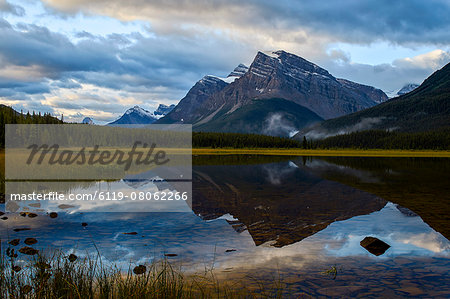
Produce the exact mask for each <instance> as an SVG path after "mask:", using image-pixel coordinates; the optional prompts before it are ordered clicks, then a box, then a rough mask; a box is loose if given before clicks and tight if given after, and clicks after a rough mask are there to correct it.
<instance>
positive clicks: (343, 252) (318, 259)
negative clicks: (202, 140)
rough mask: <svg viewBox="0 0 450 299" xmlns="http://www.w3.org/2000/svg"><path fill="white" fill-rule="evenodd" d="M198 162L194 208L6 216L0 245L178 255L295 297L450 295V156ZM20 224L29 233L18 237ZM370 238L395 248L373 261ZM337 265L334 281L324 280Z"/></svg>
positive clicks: (142, 186) (121, 186)
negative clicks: (13, 242) (31, 243)
mask: <svg viewBox="0 0 450 299" xmlns="http://www.w3.org/2000/svg"><path fill="white" fill-rule="evenodd" d="M193 163H194V166H193V190H192V192H193V200H192V206H189V205H187V204H186V203H185V202H183V201H181V202H177V203H175V204H174V206H173V207H172V210H174V211H176V212H153V213H136V212H133V213H131V212H96V211H95V207H94V208H93V207H92V205H90V206H89V207H87V206H83V205H80V206H74V207H69V208H67V207H64V209H61V208H58V207H56V206H55V207H54V208H52V209H53V210H54V211H57V212H58V215H59V216H58V217H57V218H55V219H51V218H50V217H48V216H47V215H45V214H44V213H42V214H39V212H38V214H39V216H37V217H35V218H28V217H21V216H19V215H18V214H17V213H14V214H11V213H10V214H8V215H6V216H8V219H7V220H2V221H0V236H1V239H2V240H9V239H14V238H20V239H24V238H26V237H35V238H37V239H38V241H39V242H38V244H36V245H35V247H36V248H38V249H41V250H44V251H45V250H53V249H62V250H64V251H66V252H68V253H69V252H76V253H77V254H78V255H80V256H83V255H86V254H96V249H95V247H97V248H98V249H99V252H100V253H101V254H102V256H103V257H104V259H105V260H108V261H110V262H114V263H117V264H119V265H123V266H124V267H127V265H129V264H130V263H131V264H133V265H134V264H142V263H148V262H151V261H153V260H158V259H161V258H163V257H164V254H166V253H170V254H176V256H173V257H170V260H172V261H173V262H174V263H178V264H179V265H180V266H181V267H182V268H183V270H184V271H187V272H199V271H203V270H204V269H214V271H215V273H216V274H217V275H218V277H220V278H223V279H228V280H240V281H246V280H248V283H249V284H251V283H252V282H253V281H255V279H256V280H258V281H265V280H267V281H273V280H274V278H275V279H278V278H279V279H281V280H282V281H283V282H284V283H286V286H287V287H286V292H287V294H289V295H291V296H296V295H300V294H309V295H312V296H318V295H322V296H356V295H358V296H375V297H376V296H383V297H403V296H414V297H431V296H434V297H449V296H450V274H449V272H450V271H449V270H450V242H449V240H448V239H449V238H450V159H445V158H442V159H434V158H343V157H317V158H316V157H314V158H312V157H276V156H272V157H268V156H195V157H194V158H193ZM77 184H78V185H77ZM77 184H75V183H74V185H73V186H71V187H70V189H71V192H74V191H77V190H78V191H82V190H111V191H117V190H125V189H129V190H136V191H147V190H153V189H152V188H157V190H165V189H169V190H170V189H171V188H173V186H172V187H171V186H170V184H169V185H164V186H162V185H161V186H156V187H155V186H154V185H153V184H152V183H151V182H145V181H133V180H132V179H129V178H125V179H124V180H121V181H116V182H93V183H84V184H80V183H77ZM114 204H115V205H117V203H114ZM145 204H151V203H145ZM22 208H23V207H22ZM41 208H42V207H28V209H29V210H30V211H36V210H37V211H39V209H41ZM47 208H48V207H47ZM102 211H104V207H102ZM111 211H114V209H112V210H111ZM122 211H126V209H122ZM83 222H85V223H87V224H88V225H87V226H86V227H83V226H82V225H81V223H83ZM21 227H22V228H24V227H26V228H31V230H28V231H19V232H15V231H14V229H15V228H21ZM129 232H133V233H134V232H136V234H133V235H130V234H124V233H129ZM367 236H371V237H376V238H378V239H380V240H382V241H383V242H385V243H387V244H388V245H390V247H389V248H388V249H387V250H386V251H385V252H384V253H383V254H381V255H378V256H375V255H374V254H372V253H370V252H369V251H367V250H366V249H365V248H364V247H362V246H361V245H360V242H361V241H362V240H363V239H364V238H365V237H367ZM333 267H334V268H335V269H336V270H337V271H336V273H335V274H336V275H335V276H334V275H330V274H326V273H325V271H327V270H330V269H332V268H333Z"/></svg>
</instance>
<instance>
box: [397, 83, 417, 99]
mask: <svg viewBox="0 0 450 299" xmlns="http://www.w3.org/2000/svg"><path fill="white" fill-rule="evenodd" d="M417 87H419V84H415V83H409V84H406V85H405V86H403V87H402V88H401V89H400V90H399V91H398V92H397V95H398V96H402V95H404V94H407V93H408V92H411V91H413V90H414V89H416V88H417Z"/></svg>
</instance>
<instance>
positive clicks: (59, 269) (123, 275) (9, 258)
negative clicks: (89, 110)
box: [0, 246, 283, 299]
mask: <svg viewBox="0 0 450 299" xmlns="http://www.w3.org/2000/svg"><path fill="white" fill-rule="evenodd" d="M12 249H14V248H13V247H12V246H10V247H9V250H4V251H3V252H2V254H1V257H0V298H83V299H85V298H136V299H138V298H139V299H140V298H281V295H282V293H283V288H282V284H281V283H280V282H278V281H275V282H274V283H273V284H269V285H264V286H263V284H260V285H259V287H257V288H253V289H249V288H247V287H245V285H243V284H241V283H239V284H238V283H226V282H221V281H219V279H217V278H216V276H215V275H214V272H213V270H207V269H205V272H204V273H201V274H195V275H194V274H190V275H186V274H184V273H183V272H182V271H181V270H180V269H179V268H176V267H175V266H173V265H172V264H171V263H170V262H169V261H168V260H167V259H165V260H162V261H159V262H155V263H153V264H150V265H133V266H131V267H130V268H129V270H128V271H127V272H124V271H123V270H121V269H119V268H118V267H117V266H115V265H109V264H108V265H105V264H104V261H102V260H101V259H100V257H99V256H97V257H94V258H91V257H86V258H79V257H77V256H75V255H73V254H70V255H69V254H67V255H65V254H63V253H62V252H56V253H54V254H52V255H50V256H45V255H40V254H36V255H34V256H31V257H29V258H26V257H24V255H23V254H22V253H19V252H18V251H16V250H13V251H12ZM24 259H25V260H24Z"/></svg>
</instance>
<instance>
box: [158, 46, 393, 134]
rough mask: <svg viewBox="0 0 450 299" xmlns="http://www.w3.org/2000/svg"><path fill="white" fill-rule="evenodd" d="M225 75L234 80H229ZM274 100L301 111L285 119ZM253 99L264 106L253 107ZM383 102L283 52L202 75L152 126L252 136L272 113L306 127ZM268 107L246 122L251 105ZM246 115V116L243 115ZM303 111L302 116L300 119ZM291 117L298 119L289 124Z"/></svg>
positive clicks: (382, 98)
mask: <svg viewBox="0 0 450 299" xmlns="http://www.w3.org/2000/svg"><path fill="white" fill-rule="evenodd" d="M230 77H235V78H232V81H230V80H229V78H230ZM226 81H228V82H230V83H229V84H227V82H226ZM274 99H278V100H284V101H289V102H292V103H294V104H296V106H295V107H297V106H301V108H298V107H297V108H298V109H294V110H295V113H293V114H291V115H290V116H288V115H286V112H287V111H285V110H284V108H285V107H287V106H286V104H285V103H281V102H280V105H279V106H280V108H278V105H276V104H274V103H273V101H274ZM255 100H258V101H260V102H262V101H263V100H270V102H268V103H267V104H261V103H259V104H258V105H257V106H254V105H255V103H256V102H255ZM385 100H387V96H386V94H384V92H383V91H381V90H379V89H375V88H373V87H370V86H365V85H361V84H358V83H354V82H351V81H348V80H344V79H337V78H335V77H333V76H332V75H331V74H329V73H328V72H327V71H326V70H325V69H322V68H320V67H319V66H317V65H315V64H313V63H311V62H309V61H307V60H305V59H303V58H301V57H298V56H296V55H293V54H290V53H287V52H284V51H277V52H273V53H269V54H265V53H262V52H258V54H257V55H256V57H255V59H254V61H253V63H252V64H251V65H250V67H249V68H248V69H247V68H246V67H245V66H244V65H239V66H238V67H237V68H236V69H235V70H234V71H233V72H231V73H230V75H229V76H228V77H227V78H226V79H223V78H218V77H214V76H206V77H204V78H203V79H202V80H200V81H199V82H197V83H196V85H194V87H193V88H191V90H190V91H189V92H188V94H187V95H186V97H185V98H183V99H182V100H181V101H180V103H179V104H178V105H177V107H175V109H174V110H173V111H172V112H171V113H169V114H168V115H167V116H166V117H164V118H162V119H161V120H159V121H158V123H174V122H182V123H190V124H193V128H194V130H197V131H201V130H211V131H220V132H222V131H227V132H235V130H236V128H238V129H239V132H242V128H245V130H247V129H250V128H258V131H256V132H255V131H254V130H253V129H252V130H250V131H245V133H258V132H260V131H261V130H262V128H261V127H260V126H261V125H262V124H263V123H265V122H270V117H271V115H272V114H280V115H281V118H283V119H284V118H285V119H289V122H290V123H291V125H300V124H303V125H306V124H308V123H310V121H312V120H313V119H314V120H316V121H317V120H320V119H328V118H332V117H336V116H341V115H345V114H349V113H352V112H355V111H359V110H362V109H365V108H368V107H372V106H374V105H376V104H378V103H381V102H383V101H385ZM246 106H249V107H246ZM269 106H270V107H271V109H273V110H272V111H271V112H272V113H271V114H270V113H267V112H263V113H261V116H266V119H265V120H264V121H262V120H261V116H259V117H258V118H257V119H258V122H256V123H252V122H251V121H252V120H254V119H255V118H253V117H252V116H253V115H257V114H258V110H255V108H256V107H258V108H263V107H264V109H266V108H267V107H269ZM300 110H301V111H302V114H301V115H300V114H299V111H300ZM248 111H252V112H251V113H250V114H248ZM306 111H308V112H307V115H304V114H303V113H306ZM288 112H292V111H288ZM235 113H237V114H235ZM233 114H235V115H233ZM294 114H295V115H296V118H304V120H302V119H297V120H295V121H292V116H293V115H294ZM237 115H239V117H238V116H237ZM313 115H314V116H313ZM301 128H302V127H296V129H301Z"/></svg>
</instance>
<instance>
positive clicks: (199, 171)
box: [192, 157, 386, 247]
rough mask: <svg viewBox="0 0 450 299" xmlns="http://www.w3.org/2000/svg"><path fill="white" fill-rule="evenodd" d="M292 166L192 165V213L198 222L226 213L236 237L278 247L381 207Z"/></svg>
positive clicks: (370, 197) (362, 195)
mask: <svg viewBox="0 0 450 299" xmlns="http://www.w3.org/2000/svg"><path fill="white" fill-rule="evenodd" d="M198 159H201V158H198ZM205 159H208V158H207V157H205ZM196 162H199V161H196ZM222 162H223V161H222ZM294 162H295V163H289V162H286V161H285V162H278V163H269V164H249V165H216V166H213V165H204V164H208V163H206V162H205V163H201V164H203V165H204V166H194V168H193V203H192V208H193V211H194V213H195V214H196V215H200V216H201V217H202V218H204V219H215V218H218V217H220V216H222V215H225V214H231V215H233V217H234V218H237V219H238V220H236V221H229V223H230V224H231V225H232V226H233V227H234V228H235V229H236V230H237V231H239V232H240V231H243V230H245V229H247V230H248V231H249V233H250V235H251V236H252V238H253V240H254V242H255V244H256V245H260V244H262V243H265V242H267V241H274V243H273V246H276V247H282V246H285V245H288V244H292V243H295V242H298V241H300V240H302V239H304V238H306V237H308V236H310V235H313V234H315V233H316V232H318V231H320V230H322V229H324V228H325V227H327V226H328V225H329V224H330V223H332V222H334V221H338V220H345V219H348V218H351V217H354V216H358V215H362V214H368V213H371V212H373V211H377V210H380V209H381V208H382V207H383V206H384V205H385V204H386V201H384V200H383V199H380V198H378V197H376V196H373V195H371V194H368V193H366V192H363V191H360V190H357V189H354V188H351V187H348V186H345V185H342V184H340V183H336V182H332V181H328V180H324V179H322V178H320V177H319V176H316V175H314V174H312V173H311V171H309V170H308V169H304V168H303V166H302V165H303V160H302V159H301V158H300V159H298V160H295V161H294ZM196 164H197V163H196ZM199 164H200V163H199ZM298 165H300V166H298ZM299 167H300V168H299ZM268 173H270V174H271V175H270V176H269V175H268ZM270 178H272V182H271V180H270ZM274 178H276V182H275V181H273V179H274ZM274 183H275V184H274Z"/></svg>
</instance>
